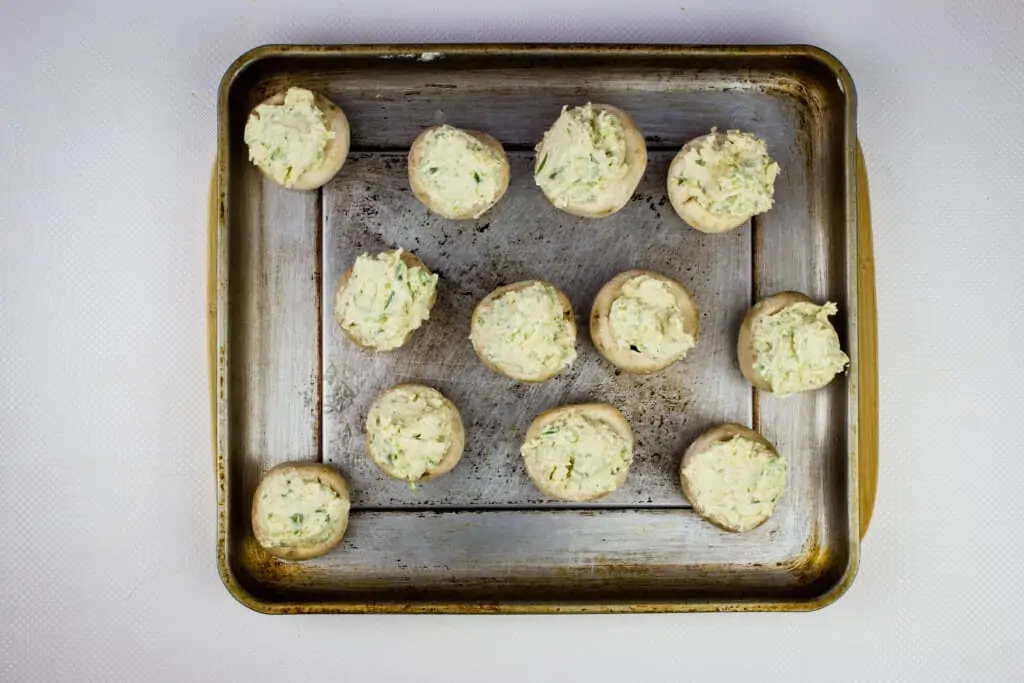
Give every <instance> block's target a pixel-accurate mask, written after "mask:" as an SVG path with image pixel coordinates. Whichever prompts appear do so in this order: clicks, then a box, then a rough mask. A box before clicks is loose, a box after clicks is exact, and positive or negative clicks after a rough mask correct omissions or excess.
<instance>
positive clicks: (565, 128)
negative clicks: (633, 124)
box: [533, 103, 629, 209]
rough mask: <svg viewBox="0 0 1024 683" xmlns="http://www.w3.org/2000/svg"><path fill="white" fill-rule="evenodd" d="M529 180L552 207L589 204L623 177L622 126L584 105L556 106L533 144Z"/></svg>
mask: <svg viewBox="0 0 1024 683" xmlns="http://www.w3.org/2000/svg"><path fill="white" fill-rule="evenodd" d="M536 151H537V157H536V162H535V164H534V172H533V175H534V180H535V181H536V183H537V185H538V186H540V188H541V190H543V191H544V194H545V195H547V197H548V199H549V200H550V201H551V203H552V204H554V205H555V206H557V207H558V208H560V209H564V208H565V207H567V206H569V205H581V204H591V203H594V202H597V201H599V200H600V199H601V197H602V195H604V194H605V193H606V192H607V190H608V188H610V187H613V186H614V185H615V184H616V183H619V182H621V181H622V180H623V179H624V178H625V177H626V175H627V174H628V173H629V165H628V163H627V161H626V134H625V131H624V129H623V126H622V122H621V121H620V120H619V118H618V117H617V116H615V115H614V114H612V113H609V112H607V111H602V110H598V109H595V108H594V106H593V105H592V104H590V103H587V104H586V105H584V106H582V107H574V108H572V109H570V108H568V107H562V114H561V116H559V117H558V120H557V121H555V123H554V125H552V126H551V128H550V129H549V130H548V131H547V132H546V133H545V134H544V137H543V139H541V141H540V143H539V144H538V145H537V150H536Z"/></svg>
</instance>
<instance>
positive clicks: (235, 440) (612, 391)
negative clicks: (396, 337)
mask: <svg viewBox="0 0 1024 683" xmlns="http://www.w3.org/2000/svg"><path fill="white" fill-rule="evenodd" d="M289 85H300V86H303V87H307V88H311V89H314V90H318V91H320V92H322V93H324V94H325V95H327V96H329V97H330V98H331V99H332V100H334V101H335V102H337V103H338V104H339V105H340V106H341V107H342V108H343V109H344V110H345V112H346V114H347V115H348V118H349V120H350V123H351V126H352V152H351V154H350V157H349V159H348V162H347V163H346V165H345V167H344V168H343V169H342V170H341V172H340V173H339V174H338V175H337V177H336V178H335V179H334V180H333V181H332V182H330V183H329V184H327V185H326V186H325V187H324V188H323V189H322V190H320V191H316V192H295V191H289V190H285V189H282V188H280V187H278V186H277V185H275V184H274V183H272V182H269V181H267V180H265V179H264V178H263V177H262V176H261V174H260V173H259V172H258V171H257V170H256V169H255V168H254V167H253V166H252V165H251V164H249V163H248V161H247V158H246V149H245V145H244V143H243V141H242V130H243V127H244V123H245V119H246V116H247V115H248V113H249V111H250V110H251V109H252V107H253V106H254V105H255V104H256V103H257V102H259V101H260V100H262V99H263V98H265V97H267V96H268V95H269V94H271V93H273V92H275V91H278V90H281V89H283V88H286V87H287V86H289ZM854 100H855V96H854V90H853V86H852V82H851V81H850V78H849V76H848V74H847V73H846V71H845V70H844V69H843V68H842V66H841V65H840V64H839V63H838V62H837V61H836V60H835V59H834V58H832V57H831V56H830V55H828V54H827V53H824V52H822V51H820V50H817V49H815V48H809V47H760V48H759V47H742V48H740V47H722V48H714V47H678V46H672V47H669V46H654V47H651V46H643V47H640V46H629V47H622V46H589V47H586V46H561V47H552V46H545V47H540V46H430V47H416V48H410V47H407V46H399V47H383V46H364V47H351V46H270V47H264V48H258V49H256V50H254V51H252V52H250V53H248V54H246V55H244V56H243V57H241V58H240V59H239V60H238V61H237V62H236V63H235V64H234V65H233V66H232V67H231V68H230V69H229V70H228V72H227V74H226V75H225V77H224V81H223V83H222V86H221V93H220V112H219V114H220V116H219V118H220V130H219V159H220V161H219V169H218V179H219V188H220V193H219V202H220V214H219V228H218V235H217V301H216V304H217V341H218V358H217V378H218V400H217V439H218V444H217V448H218V457H219V461H218V462H219V467H218V472H219V474H220V482H219V485H220V492H219V493H220V496H219V505H220V510H221V536H220V542H219V552H220V566H221V572H222V575H223V576H224V579H225V582H226V583H227V585H228V587H229V589H230V590H231V591H232V593H234V594H235V596H236V597H238V598H239V599H240V600H241V601H242V602H243V603H245V604H247V605H249V606H251V607H253V608H254V609H258V610H261V611H266V612H275V613H282V612H343V611H463V612H474V611H630V610H645V611H657V610H666V611H667V610H727V609H728V610H749V609H813V608H816V607H820V606H822V605H825V604H828V603H829V602H831V601H833V600H834V599H836V598H837V597H838V596H839V595H841V594H842V593H843V592H844V591H845V589H846V587H847V586H848V585H849V583H850V582H851V581H852V579H853V576H854V574H855V572H856V567H857V562H858V557H859V533H858V507H857V506H858V500H857V476H856V475H857V382H856V379H855V378H856V367H857V363H858V349H857V343H856V330H857V310H858V308H857V280H856V272H855V269H856V265H855V264H856V236H855V228H856V186H855V180H856V175H855V169H854V165H855V160H856V157H855V152H856V128H855V118H854V117H855V101H854ZM587 101H593V102H604V103H608V104H613V105H616V106H618V107H621V108H623V109H625V110H626V111H628V112H629V113H630V114H632V116H633V117H634V118H635V119H636V121H637V123H638V125H639V126H640V128H641V129H642V130H643V132H644V135H645V137H646V140H647V144H648V149H649V157H650V160H649V164H648V168H647V172H646V174H645V175H644V178H643V180H642V181H641V183H640V186H639V187H638V189H637V191H636V193H635V195H634V196H633V198H632V200H631V201H630V202H629V203H628V204H627V206H626V207H625V208H624V209H623V210H622V211H620V212H618V213H616V214H614V215H612V216H610V217H607V218H603V219H597V220H595V219H583V218H575V217H572V216H569V215H567V214H564V213H561V212H559V211H557V210H556V209H554V208H553V207H552V206H551V205H550V204H548V202H547V201H546V200H545V199H544V197H543V195H542V194H541V193H540V191H539V190H538V188H537V187H536V186H535V185H534V183H533V179H532V173H531V169H532V159H533V154H532V148H533V146H534V145H535V144H536V142H537V141H538V140H539V139H540V137H541V135H542V134H543V132H544V131H545V129H546V128H547V127H548V126H549V125H550V124H551V123H552V122H553V121H554V120H555V118H557V116H558V114H559V111H560V109H561V107H562V105H564V104H570V105H572V104H582V103H585V102H587ZM441 123H449V124H452V125H455V126H461V127H466V128H473V129H479V130H484V131H487V132H489V133H491V134H492V135H494V136H495V137H497V138H498V139H499V140H500V141H501V142H502V143H503V144H504V146H505V148H506V150H507V151H508V153H509V158H510V160H511V164H512V181H511V185H510V187H509V190H508V193H507V194H506V196H505V197H504V198H503V199H502V200H501V201H500V202H499V203H498V204H497V206H496V207H495V208H494V209H493V210H491V211H490V212H489V213H487V214H486V215H485V216H483V217H482V218H480V219H478V220H475V221H460V222H456V221H449V220H445V219H441V218H438V217H436V216H432V215H430V214H428V213H427V210H426V209H425V208H424V207H423V206H422V205H421V204H420V203H419V202H418V201H417V200H416V198H415V197H414V196H413V194H412V193H411V191H410V189H409V186H408V179H407V167H406V153H407V150H408V146H409V144H410V142H411V141H412V140H413V138H414V137H415V136H416V135H417V133H418V132H419V131H420V130H421V129H422V128H423V127H425V126H430V125H435V124H441ZM712 126H717V127H718V128H720V129H730V128H739V129H742V130H745V131H750V132H752V133H755V134H756V135H758V136H761V137H763V138H765V139H766V140H767V142H768V147H769V150H770V152H771V154H772V155H773V156H774V157H775V159H776V160H777V161H778V162H779V164H780V165H781V167H782V173H781V175H780V177H779V179H778V182H777V183H776V190H775V197H776V205H775V208H774V209H773V210H771V211H770V212H768V213H766V214H764V215H762V216H759V217H757V218H755V219H754V220H753V221H752V223H751V224H748V225H745V226H743V227H742V228H741V229H739V230H736V231H734V232H729V233H726V234H722V235H705V234H702V233H699V232H697V231H696V230H693V229H691V228H689V227H687V226H686V225H685V224H684V223H683V222H682V220H681V219H680V218H678V217H677V216H676V215H675V213H674V212H673V211H672V208H671V206H670V204H669V203H668V200H667V196H666V191H665V184H666V174H667V169H668V165H669V161H670V160H671V158H672V157H673V155H674V154H675V152H676V151H677V150H678V149H679V147H680V146H681V145H682V144H683V143H684V142H685V141H687V140H688V139H690V138H692V137H695V136H697V135H700V134H702V133H706V132H707V131H708V130H709V129H710V128H711V127H712ZM395 247H402V248H404V249H406V250H409V251H412V252H415V253H416V254H417V255H418V256H419V257H420V258H421V259H422V260H423V261H424V262H425V263H426V264H427V265H428V266H429V267H430V268H431V269H432V270H434V271H435V272H437V273H438V274H439V275H440V285H439V290H438V298H437V304H436V306H435V307H434V309H433V312H432V314H431V317H430V321H429V323H427V324H426V325H425V326H424V327H423V328H422V329H421V330H419V331H418V332H417V333H416V334H415V335H414V337H413V338H412V341H411V343H410V344H409V345H408V346H407V347H406V348H403V349H400V350H398V351H396V352H392V353H386V354H377V355H373V354H370V353H367V352H365V351H363V350H361V349H359V348H357V347H355V346H354V345H353V344H351V343H349V342H348V341H347V340H346V338H345V337H344V335H343V334H342V333H341V332H340V330H339V329H338V327H337V325H336V323H335V322H334V319H333V315H332V311H331V304H332V299H333V295H334V291H335V289H336V287H337V283H338V279H339V277H340V276H341V274H342V273H343V272H344V271H345V270H346V269H347V268H348V267H349V266H350V265H351V264H352V262H353V261H354V259H355V258H356V257H357V256H358V255H359V254H360V253H363V252H373V251H376V250H381V249H391V248H395ZM629 268H648V269H652V270H655V271H658V272H660V273H664V274H666V275H669V276H671V277H674V278H676V279H678V280H680V281H681V282H683V283H684V284H685V285H686V286H687V287H689V288H690V289H691V291H692V292H693V293H694V295H695V296H696V298H697V301H698V302H699V304H700V307H701V310H702V320H701V336H700V338H699V341H698V345H697V347H696V349H695V350H694V351H693V352H692V353H691V354H690V356H689V357H688V358H687V359H686V360H685V361H684V362H682V363H678V364H676V365H675V366H673V367H671V368H670V369H668V370H666V371H664V372H662V373H659V374H656V375H653V376H649V377H637V376H632V375H629V374H626V373H622V372H620V371H618V370H616V369H615V368H614V367H612V366H611V365H609V364H608V363H606V362H605V361H604V360H603V359H602V358H601V357H600V356H599V355H598V353H597V352H596V351H595V349H594V348H593V346H592V344H591V341H590V339H589V335H588V331H587V329H586V324H585V321H587V320H588V316H589V310H590V305H591V303H592V301H593V299H594V296H595V294H596V293H597V291H598V289H599V288H600V287H601V285H602V284H603V283H605V282H606V281H607V280H609V279H610V278H611V277H612V276H614V275H615V274H617V273H619V272H621V271H623V270H626V269H629ZM530 278H543V279H546V280H549V281H551V282H553V283H555V284H557V285H558V286H559V287H561V288H562V289H563V290H564V291H565V292H566V294H567V295H568V296H569V298H570V300H571V301H572V303H573V307H574V309H575V311H576V316H577V319H578V320H579V321H582V322H583V324H582V325H581V326H580V334H579V343H578V351H579V358H578V360H577V361H576V362H575V363H574V364H573V365H572V366H571V368H570V369H569V370H568V371H566V372H564V373H562V374H561V375H559V376H558V377H557V378H555V379H553V380H551V381H549V382H546V383H543V384H539V385H527V384H520V383H517V382H515V381H512V380H509V379H506V378H504V377H501V376H499V375H497V374H495V373H493V372H491V371H490V370H488V369H487V368H485V367H484V366H483V365H482V364H481V363H480V362H479V360H478V359H477V358H476V356H475V355H474V353H473V350H472V347H471V346H470V344H469V342H468V335H469V321H470V314H471V311H472V309H473V307H474V305H475V303H476V302H477V301H479V299H480V298H481V297H483V296H484V295H485V294H487V293H488V292H489V291H490V290H492V289H493V288H495V287H497V286H499V285H502V284H507V283H509V282H514V281H517V280H524V279H530ZM787 289H793V290H799V291H802V292H806V293H807V294H809V295H810V296H811V297H812V298H814V299H817V300H825V299H829V300H833V301H837V302H838V303H839V310H840V315H839V317H838V318H837V320H836V326H837V329H838V331H839V334H840V337H841V339H842V340H843V346H844V348H845V349H847V351H848V352H849V353H850V355H851V359H852V369H851V373H850V374H849V376H847V377H839V378H837V380H836V381H835V382H833V383H832V384H831V385H830V386H829V387H828V388H826V389H824V390H822V391H818V392H815V393H812V394H809V395H802V396H794V397H791V398H788V399H785V400H780V399H777V398H774V397H771V396H766V395H760V394H759V393H758V392H757V391H755V390H753V389H752V388H751V387H750V385H749V384H748V383H747V382H746V381H745V380H744V379H743V377H742V376H741V374H740V372H739V369H738V366H737V362H736V353H735V348H736V337H737V330H738V327H739V324H740V321H741V320H742V318H743V316H744V314H745V312H746V310H747V308H748V307H749V306H750V305H751V304H752V303H753V302H754V301H755V300H756V299H758V298H760V297H762V296H765V295H768V294H772V293H774V292H778V291H780V290H787ZM411 381H415V382H422V383H425V384H429V385H431V386H434V387H436V388H438V389H439V390H441V391H442V392H443V393H444V394H445V395H447V396H448V397H450V398H451V399H452V401H454V402H455V404H456V405H457V406H458V407H459V409H460V411H461V413H462V417H463V421H464V422H465V425H466V431H467V439H466V450H465V454H464V456H463V459H462V461H461V463H460V464H459V465H458V467H456V468H455V470H454V471H453V472H451V473H450V474H448V475H446V476H445V477H442V478H439V479H438V480H435V481H431V482H428V483H425V484H423V485H421V486H419V487H418V488H416V489H415V490H412V489H410V487H409V486H408V485H406V484H404V483H402V482H400V481H397V480H393V479H389V478H386V477H385V476H383V475H382V474H381V473H380V472H379V471H378V470H377V468H376V467H375V466H374V465H373V463H372V462H371V461H370V460H369V458H368V457H367V456H366V455H365V452H364V449H363V443H362V429H363V427H362V426H363V421H364V419H365V415H366V412H367V410H368V408H369V406H370V404H371V402H372V401H373V399H374V398H375V397H376V396H377V395H378V394H379V393H380V392H381V391H383V390H384V389H386V388H388V387H389V386H392V385H394V384H398V383H400V382H411ZM581 401H602V402H608V403H611V404H613V405H615V406H617V407H619V408H620V409H621V410H622V412H623V413H624V414H625V416H626V417H627V419H628V420H629V423H630V425H631V426H632V428H633V430H634V432H635V436H636V457H635V461H634V464H633V466H632V469H631V470H630V475H629V479H628V480H627V482H626V484H625V485H624V486H623V487H622V488H621V489H620V490H618V491H616V492H615V493H614V494H612V495H610V496H608V497H606V498H604V499H601V500H599V501H596V502H592V503H587V504H571V505H567V504H563V503H556V502H553V501H551V500H549V499H546V498H545V497H544V496H542V495H541V494H540V493H539V492H538V491H537V490H536V489H535V488H534V487H533V486H532V484H531V483H530V480H529V478H528V477H527V474H526V472H525V470H524V469H523V467H522V465H521V463H520V456H519V446H520V444H521V442H522V439H523V436H524V433H525V431H526V428H527V426H528V425H529V423H530V422H531V420H532V419H533V418H534V416H536V414H537V413H540V412H541V411H543V410H545V409H548V408H551V407H554V406H557V405H560V404H564V403H570V402H581ZM720 422H739V423H742V424H746V425H751V426H754V427H755V428H757V429H759V430H760V431H761V432H762V433H763V434H764V435H765V436H766V437H767V438H768V439H770V440H771V441H772V442H774V443H775V444H776V445H777V447H778V449H779V451H780V452H781V453H783V454H784V455H785V456H786V457H787V459H788V461H789V481H788V489H787V492H786V494H785V496H784V497H783V498H782V500H781V501H780V503H779V505H778V507H777V509H776V512H775V514H774V516H773V517H772V518H771V519H770V520H769V521H768V522H767V523H766V524H764V525H763V526H761V527H759V528H757V529H755V530H753V531H750V532H748V533H744V534H731V533H727V532H723V531H721V530H719V529H717V528H716V527H714V526H712V525H710V524H708V523H706V522H704V521H703V520H702V519H700V518H699V517H698V516H697V515H696V514H695V513H693V511H692V510H691V509H690V505H689V504H688V502H687V500H686V498H685V497H684V496H683V494H682V491H681V490H680V486H679V477H678V469H679V464H680V458H681V454H682V452H683V450H684V449H685V448H686V446H687V445H688V444H689V443H690V441H691V440H692V439H693V438H694V437H696V436H697V435H698V434H699V433H700V432H702V431H704V430H705V429H707V428H709V427H711V426H713V425H714V424H716V423H720ZM286 460H310V461H322V462H325V463H328V464H330V465H333V466H335V467H337V468H338V469H339V470H340V471H341V472H342V473H343V474H344V476H345V477H346V478H347V479H348V481H349V483H350V486H351V490H352V503H353V509H352V515H351V521H350V525H349V528H348V532H347V534H346V536H345V538H344V540H343V542H342V543H341V544H340V545H339V546H338V547H337V548H336V549H335V550H334V551H333V552H331V553H330V554H328V555H326V556H324V557H321V558H318V559H315V560H310V561H307V562H304V563H289V562H285V561H281V560H278V559H276V558H273V557H271V556H269V555H268V554H266V553H264V552H262V551H261V549H260V548H259V547H258V545H257V544H256V543H255V541H254V539H253V535H252V531H251V526H250V522H249V517H248V513H249V505H250V501H251V497H252V494H253V491H254V490H255V487H256V485H257V483H258V481H259V479H260V477H261V475H262V474H263V473H264V472H265V471H266V470H267V469H268V468H270V467H272V466H273V465H275V464H277V463H279V462H282V461H286Z"/></svg>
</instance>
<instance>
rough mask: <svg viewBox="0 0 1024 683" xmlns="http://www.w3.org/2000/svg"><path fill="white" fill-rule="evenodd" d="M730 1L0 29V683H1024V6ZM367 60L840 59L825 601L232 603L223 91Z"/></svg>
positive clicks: (135, 17) (446, 5) (324, 9)
mask: <svg viewBox="0 0 1024 683" xmlns="http://www.w3.org/2000/svg"><path fill="white" fill-rule="evenodd" d="M747 4H748V3H743V2H738V1H736V0H671V1H662V0H631V1H630V2H627V3H622V2H610V1H608V0H589V1H588V2H583V1H582V0H575V1H572V0H566V1H565V2H562V3H557V2H552V0H519V1H518V2H515V3H498V2H482V1H479V0H476V1H474V0H449V1H448V2H435V3H429V2H421V3H412V2H408V1H405V2H403V1H401V0H373V1H372V2H354V1H353V0H347V1H346V0H303V1H302V2H296V1H294V0H291V1H288V2H285V1H281V2H278V1H275V0H219V1H218V2H209V1H207V0H173V1H168V2H162V3H143V2H129V1H128V0H125V1H124V2H113V1H110V2H96V3H85V2H67V1H61V0H51V1H50V2H46V3H28V2H17V1H16V0H0V487H2V493H0V538H3V539H4V543H3V545H4V548H3V551H2V552H0V679H3V680H10V681H19V682H21V681H190V680H198V681H233V680H238V681H243V680H244V681H257V680H278V681H281V680H303V679H304V678H305V679H306V680H314V678H316V679H318V680H319V679H329V680H333V679H342V678H343V677H344V678H345V679H347V680H355V681H363V680H366V681H371V680H373V681H385V680H402V679H404V680H409V681H429V680H438V681H459V680H466V681H485V680H493V681H525V680H541V679H542V678H550V679H552V680H555V679H557V680H562V681H570V680H588V681H602V680H608V681H613V680H614V681H661V680H682V679H689V680H699V681H711V680H722V681H738V680H750V679H751V678H753V677H758V678H760V677H764V678H768V679H789V680H794V679H795V680H804V679H807V680H816V679H821V678H827V679H828V680H835V681H854V680H858V681H884V680H921V681H945V680H978V681H997V680H1006V681H1009V680H1017V681H1019V680H1022V679H1021V676H1022V675H1024V674H1022V670H1024V648H1022V647H1021V644H1022V642H1024V638H1022V635H1021V631H1020V629H1021V624H1022V623H1024V620H1022V616H1021V614H1022V611H1024V587H1022V586H1021V583H1020V580H1019V579H1020V577H1021V576H1022V569H1021V565H1020V563H1021V561H1022V560H1024V545H1022V541H1021V539H1022V537H1024V534H1022V530H1021V529H1020V526H1021V524H1022V522H1024V502H1022V501H1024V452H1022V447H1021V439H1020V437H1019V436H1018V434H1019V427H1020V425H1021V423H1022V422H1024V399H1022V394H1024V392H1022V389H1021V387H1022V384H1024V371H1022V369H1021V368H1022V363H1021V359H1020V352H1019V349H1020V344H1021V340H1022V337H1024V304H1022V300H1024V267H1022V266H1021V259H1022V258H1024V223H1022V218H1024V172H1022V170H1021V169H1022V168H1024V142H1022V139H1024V138H1022V136H1021V129H1022V125H1024V2H1021V0H1001V1H1000V0H985V1H975V2H971V3H968V2H919V3H911V2H909V0H855V1H850V0H846V1H843V2H838V1H833V2H812V1H811V0H806V1H805V2H796V1H789V2H787V1H784V0H765V1H763V2H757V3H753V2H751V3H749V5H750V7H749V8H745V6H746V5H747ZM87 5H88V7H87ZM681 5H682V6H681ZM912 5H916V6H917V7H918V8H919V9H911V6H912ZM755 6H756V8H754V7H755ZM385 41H410V42H418V41H467V42H475V41H560V42H569V41H623V42H738V43H742V42H808V43H814V44H818V45H820V46H822V47H825V48H826V49H829V50H831V51H832V52H834V53H835V54H836V55H837V56H838V57H839V58H840V59H841V60H843V61H844V62H845V64H846V65H847V66H848V67H849V69H850V70H851V72H852V73H853V77H854V79H855V81H856V84H857V87H858V94H859V102H860V108H859V116H860V134H861V138H862V140H863V143H864V148H865V151H866V155H867V159H868V164H869V168H870V174H871V189H872V191H873V197H872V199H873V209H874V226H875V249H876V256H877V267H878V301H879V319H880V330H881V332H880V357H881V359H880V367H879V369H880V375H881V384H882V390H881V478H880V479H881V481H880V485H879V490H878V505H877V509H876V513H875V519H874V523H873V525H872V527H871V531H870V533H869V535H868V538H867V539H866V542H865V543H864V546H863V559H862V562H861V567H860V574H859V576H858V578H857V579H856V581H855V583H854V585H853V587H852V589H851V590H850V591H849V593H848V594H847V595H846V596H845V597H843V598H842V599H841V600H840V601H839V602H838V603H836V604H834V605H832V606H831V607H828V608H826V609H825V610H823V611H820V612H817V613H812V614H788V615H773V614H725V615H651V616H620V617H602V616H578V617H539V616H529V617H497V618H496V617H457V616H434V617H401V616H370V617H367V616H334V617H266V616H261V615H257V614H255V613H252V612H250V611H248V610H247V609H246V608H244V607H242V606H240V605H239V604H237V603H236V602H235V601H234V600H233V599H232V598H231V597H230V596H229V595H228V593H227V592H226V591H225V590H224V588H223V587H222V585H221V583H220V579H219V578H218V577H217V572H216V568H215V565H214V490H213V482H212V472H211V470H212V468H211V464H210V463H211V455H210V446H209V444H210V435H209V431H208V430H209V427H208V407H207V375H206V356H205V336H204V333H205V319H204V306H205V294H206V279H205V278H206V262H205V259H206V232H205V230H206V190H207V182H208V178H209V172H210V165H211V160H212V155H213V152H214V144H215V92H216V87H217V83H218V80H219V78H220V76H221V74H222V73H223V71H224V69H225V68H226V67H227V66H228V64H229V63H230V62H231V61H232V60H233V59H234V58H235V57H237V56H238V55H239V54H241V53H242V52H243V51H245V50H246V49H248V48H250V47H253V46H255V45H258V44H261V43H268V42H385ZM307 677H308V678H307Z"/></svg>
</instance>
